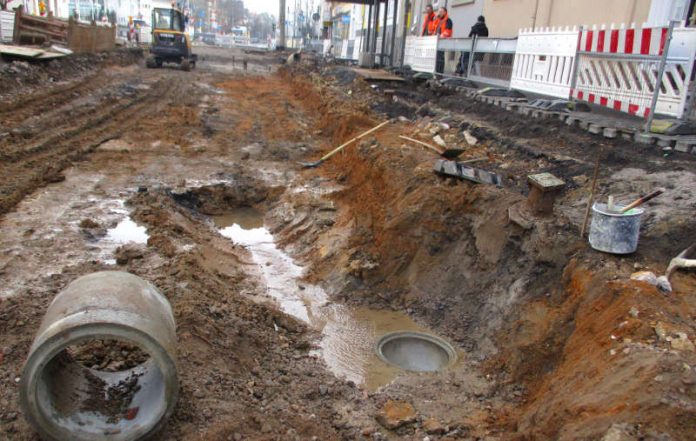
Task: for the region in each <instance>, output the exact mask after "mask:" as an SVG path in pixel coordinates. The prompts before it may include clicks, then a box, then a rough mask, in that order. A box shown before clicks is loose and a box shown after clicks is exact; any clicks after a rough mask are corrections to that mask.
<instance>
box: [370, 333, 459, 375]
mask: <svg viewBox="0 0 696 441" xmlns="http://www.w3.org/2000/svg"><path fill="white" fill-rule="evenodd" d="M377 355H379V358H381V359H382V360H383V361H385V362H387V363H389V364H391V365H394V366H397V367H399V368H401V369H405V370H407V371H413V372H436V371H439V370H442V369H444V368H446V367H447V366H450V365H451V364H452V363H454V362H455V361H456V360H457V352H456V351H455V350H454V348H453V347H452V345H450V344H449V343H447V342H446V341H445V340H443V339H441V338H439V337H436V336H434V335H431V334H426V333H423V332H412V331H399V332H392V333H389V334H386V335H384V336H383V337H382V338H380V339H379V341H378V342H377Z"/></svg>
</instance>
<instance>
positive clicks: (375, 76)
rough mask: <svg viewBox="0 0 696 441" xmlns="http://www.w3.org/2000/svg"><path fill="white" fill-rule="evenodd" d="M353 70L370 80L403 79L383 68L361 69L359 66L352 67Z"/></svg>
mask: <svg viewBox="0 0 696 441" xmlns="http://www.w3.org/2000/svg"><path fill="white" fill-rule="evenodd" d="M352 70H353V72H355V73H357V74H358V75H360V76H361V77H363V78H365V79H366V80H371V81H399V82H403V81H404V79H403V78H401V77H398V76H396V75H394V74H391V73H389V72H387V71H385V70H381V69H361V68H359V67H354V68H353V69H352Z"/></svg>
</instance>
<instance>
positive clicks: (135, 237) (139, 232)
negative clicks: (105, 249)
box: [105, 217, 150, 244]
mask: <svg viewBox="0 0 696 441" xmlns="http://www.w3.org/2000/svg"><path fill="white" fill-rule="evenodd" d="M146 231H147V228H145V227H142V226H140V225H138V224H136V223H135V222H133V220H131V218H129V217H127V218H125V219H123V220H122V221H121V222H119V223H118V224H117V225H116V226H115V227H114V228H111V229H109V230H107V231H106V237H105V240H107V241H109V242H113V243H119V244H126V243H130V242H134V243H139V244H146V243H147V239H148V238H149V237H150V236H148V234H147V233H146Z"/></svg>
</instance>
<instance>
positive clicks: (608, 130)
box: [602, 127, 618, 139]
mask: <svg viewBox="0 0 696 441" xmlns="http://www.w3.org/2000/svg"><path fill="white" fill-rule="evenodd" d="M617 133H618V130H616V129H615V128H614V127H605V128H604V130H603V131H602V135H604V137H605V138H609V139H614V138H616V135H617Z"/></svg>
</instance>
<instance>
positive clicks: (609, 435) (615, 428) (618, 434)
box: [601, 424, 637, 441]
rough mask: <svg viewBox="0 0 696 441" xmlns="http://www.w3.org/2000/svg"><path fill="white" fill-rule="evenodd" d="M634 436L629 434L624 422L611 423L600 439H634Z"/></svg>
mask: <svg viewBox="0 0 696 441" xmlns="http://www.w3.org/2000/svg"><path fill="white" fill-rule="evenodd" d="M635 440H637V438H636V437H634V436H633V435H631V434H630V433H629V431H628V430H627V427H626V425H625V424H612V425H611V427H610V428H609V430H607V432H606V433H605V434H604V436H603V437H602V440H601V441H635Z"/></svg>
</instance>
